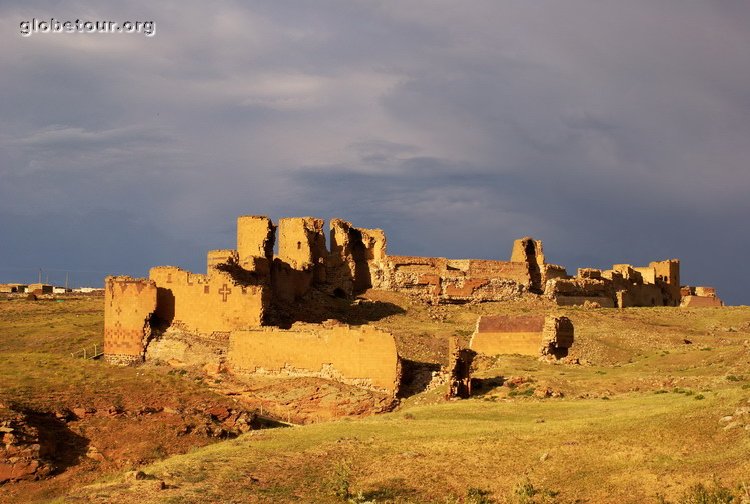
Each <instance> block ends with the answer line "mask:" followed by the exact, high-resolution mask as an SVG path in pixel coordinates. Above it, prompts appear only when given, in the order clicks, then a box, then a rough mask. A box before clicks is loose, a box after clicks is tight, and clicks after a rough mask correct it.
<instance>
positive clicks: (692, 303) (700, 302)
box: [680, 296, 724, 308]
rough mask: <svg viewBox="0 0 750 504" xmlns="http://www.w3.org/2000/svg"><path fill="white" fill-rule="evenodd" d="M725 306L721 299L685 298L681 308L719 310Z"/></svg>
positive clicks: (708, 297)
mask: <svg viewBox="0 0 750 504" xmlns="http://www.w3.org/2000/svg"><path fill="white" fill-rule="evenodd" d="M722 306H724V303H723V302H722V301H721V299H719V298H717V297H711V296H684V297H683V298H682V302H681V303H680V307H681V308H719V307H722Z"/></svg>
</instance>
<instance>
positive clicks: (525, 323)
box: [469, 315, 573, 358]
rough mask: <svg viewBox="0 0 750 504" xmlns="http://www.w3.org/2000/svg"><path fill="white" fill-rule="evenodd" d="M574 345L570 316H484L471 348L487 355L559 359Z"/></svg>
mask: <svg viewBox="0 0 750 504" xmlns="http://www.w3.org/2000/svg"><path fill="white" fill-rule="evenodd" d="M572 345H573V323H572V322H571V321H570V319H568V318H567V317H562V316H559V317H555V316H547V317H545V316H544V315H518V316H511V315H483V316H480V317H479V319H477V327H476V329H475V330H474V334H472V336H471V341H470V343H469V348H471V349H472V350H474V351H475V352H477V353H482V354H485V355H503V354H520V355H533V356H543V355H551V356H554V357H557V358H560V357H564V356H565V355H567V353H568V352H567V351H568V348H570V347H571V346H572Z"/></svg>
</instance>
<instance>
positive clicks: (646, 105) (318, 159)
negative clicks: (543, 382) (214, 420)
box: [0, 0, 750, 304]
mask: <svg viewBox="0 0 750 504" xmlns="http://www.w3.org/2000/svg"><path fill="white" fill-rule="evenodd" d="M155 4H157V2H153V1H118V2H114V1H112V2H102V1H97V2H93V1H67V2H59V1H35V0H31V1H29V0H23V1H21V0H0V281H2V280H5V281H13V280H18V281H31V280H34V279H36V276H37V273H36V272H37V270H38V268H43V269H44V270H45V276H46V274H49V276H50V281H54V282H56V283H60V282H62V281H64V273H63V270H69V271H72V273H71V274H72V275H73V277H72V279H73V283H75V284H77V285H80V284H96V285H100V284H101V282H102V279H103V277H104V275H105V274H107V273H125V274H131V275H135V276H145V275H146V274H147V270H148V268H149V267H150V266H152V265H157V264H174V265H178V266H182V267H185V268H189V269H191V270H194V271H198V272H202V271H204V270H205V252H206V250H208V249H212V248H232V247H233V246H234V238H235V229H234V227H235V218H236V216H237V215H241V214H266V215H269V216H271V217H272V218H273V219H274V220H276V219H278V218H279V217H285V216H301V215H313V216H318V217H322V218H325V219H329V218H331V217H341V218H345V219H347V220H351V221H352V222H353V223H354V224H355V225H357V226H362V227H380V228H383V229H384V230H385V231H386V234H387V236H388V239H389V243H388V250H389V252H391V253H393V254H409V255H433V256H448V257H455V258H468V257H476V258H496V259H503V260H507V259H508V258H509V256H510V249H511V245H512V242H513V240H514V239H515V238H519V237H522V236H525V235H531V236H534V237H535V238H537V239H541V240H542V241H543V242H544V247H545V255H546V257H547V259H548V261H549V262H553V263H558V264H562V265H564V266H566V267H567V268H568V271H569V272H573V273H574V272H575V268H577V267H579V266H595V267H608V266H610V265H611V264H613V263H623V262H626V263H631V264H636V265H640V264H646V263H648V262H649V261H651V260H659V259H666V258H672V257H677V258H680V259H681V260H682V280H683V283H690V284H697V285H715V286H716V287H718V288H719V294H720V295H721V296H722V297H723V298H724V299H725V301H727V302H729V303H733V304H740V303H743V304H750V294H749V292H750V291H749V290H748V289H747V288H746V287H745V286H746V284H748V283H749V282H750V273H748V267H747V261H748V258H747V256H748V250H750V231H748V229H750V225H749V224H748V218H749V217H750V197H748V192H749V190H750V163H749V161H748V160H750V56H749V55H750V2H747V1H746V0H736V1H734V0H720V1H719V0H716V1H709V0H700V1H698V0H659V1H654V0H628V1H623V0H589V1H579V0H565V1H560V0H533V1H528V0H524V1H520V0H516V1H499V0H493V1H481V0H471V1H458V0H454V1H450V2H449V1H438V0H423V1H410V0H394V1H378V2H376V1H371V2H359V1H354V0H341V1H327V0H320V1H299V2H295V1H283V0H271V1H267V2H263V1H258V2H241V1H215V2H210V4H209V3H208V2H197V1H180V2H158V6H157V5H155ZM209 6H210V7H209ZM32 18H37V19H45V20H49V19H50V18H55V19H58V20H61V21H62V20H72V21H74V20H76V19H81V20H113V21H126V20H131V21H153V22H154V23H155V27H156V30H155V34H154V35H153V36H151V37H146V36H144V35H143V34H111V33H101V34H81V33H74V34H67V33H55V34H52V33H46V34H43V33H36V34H32V35H31V36H30V37H22V36H21V34H20V22H21V21H24V20H31V19H32Z"/></svg>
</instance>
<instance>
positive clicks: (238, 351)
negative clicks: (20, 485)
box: [104, 215, 721, 394]
mask: <svg viewBox="0 0 750 504" xmlns="http://www.w3.org/2000/svg"><path fill="white" fill-rule="evenodd" d="M324 228H325V222H324V221H323V220H322V219H318V218H315V217H290V218H283V219H280V220H279V222H278V225H276V224H274V223H273V222H272V221H271V220H270V219H269V218H268V217H266V216H258V215H244V216H240V217H239V218H238V219H237V245H236V248H235V249H217V250H210V251H208V252H207V254H206V272H205V273H193V272H190V271H186V270H183V269H181V268H178V267H175V266H156V267H154V268H151V270H150V271H149V275H148V279H133V278H129V277H108V278H107V279H106V293H105V346H104V352H105V356H106V358H107V360H109V361H111V362H117V363H126V364H131V363H138V362H141V361H143V359H144V357H145V356H146V355H150V356H152V357H153V358H166V357H165V356H169V355H170V352H182V354H181V355H182V357H184V355H183V354H185V352H190V350H189V349H190V348H197V347H191V345H192V344H193V343H196V342H198V343H196V344H201V343H200V341H204V342H205V343H206V345H207V346H206V348H209V347H210V351H209V352H208V353H206V354H205V355H208V354H209V353H210V354H211V355H213V356H214V357H212V358H219V360H221V359H227V362H228V363H229V365H230V367H231V368H232V369H235V370H236V371H237V372H259V371H260V372H271V373H292V374H294V373H296V374H304V373H307V374H310V375H314V376H326V377H333V378H335V379H338V380H341V381H345V382H347V383H355V384H359V385H362V386H366V387H369V388H373V389H377V390H384V391H389V392H392V393H394V394H395V393H396V391H397V390H398V379H399V378H398V377H399V376H400V365H401V364H400V361H399V357H398V354H397V352H396V347H395V342H394V340H393V336H392V335H390V334H388V333H384V332H383V331H379V330H377V329H375V328H372V327H368V326H363V327H358V328H351V327H347V326H340V325H336V324H313V325H299V324H295V325H293V326H292V327H291V328H290V329H283V330H282V329H280V328H278V327H273V326H271V325H269V324H270V321H271V320H272V318H271V314H272V313H276V314H277V313H279V312H284V311H286V312H290V313H294V312H295V311H296V310H298V309H299V306H300V304H298V303H299V302H301V301H305V302H307V303H313V304H315V303H316V302H317V301H315V300H316V299H318V298H316V295H313V293H318V294H320V293H323V294H327V295H330V296H335V297H339V298H348V299H351V298H353V297H354V296H356V295H357V294H359V293H362V292H364V291H365V290H367V289H379V290H387V291H395V292H403V293H406V294H409V295H412V296H414V297H415V298H419V299H422V300H423V301H425V302H429V303H465V302H477V301H503V300H509V299H514V298H518V297H520V296H526V295H542V294H544V295H545V296H546V297H547V298H550V299H552V300H554V301H556V302H557V303H558V304H560V305H569V304H574V305H581V304H586V303H589V304H591V303H594V304H595V305H596V306H602V307H628V306H677V305H679V304H680V300H681V298H682V296H683V291H681V289H680V283H679V281H680V280H679V278H680V276H679V261H678V260H677V259H670V260H667V261H657V262H652V263H649V265H648V266H642V267H633V266H631V265H629V264H616V265H614V266H613V267H612V268H611V269H610V270H605V271H600V270H597V269H592V268H581V269H579V270H578V272H577V275H576V276H569V275H568V274H567V271H566V270H565V268H564V267H562V266H559V265H555V264H548V263H546V262H545V254H544V251H543V248H542V242H541V241H539V240H535V239H533V238H531V237H524V238H520V239H518V240H515V241H514V243H513V247H512V249H511V253H510V260H508V261H505V260H492V259H449V258H445V257H414V256H398V255H389V254H388V253H387V240H386V236H385V233H384V232H383V231H382V230H380V229H365V228H357V227H355V226H353V225H352V224H351V223H350V222H347V221H344V220H341V219H333V220H332V221H331V222H330V223H329V227H328V236H329V241H328V243H329V244H330V248H329V247H328V246H327V240H326V233H325V230H324ZM276 245H278V249H277V250H278V252H277V254H275V255H274V247H275V246H276ZM691 289H692V290H688V291H686V292H685V294H684V295H685V297H684V299H686V300H687V301H685V302H687V303H692V304H690V305H691V306H716V305H717V304H718V305H721V301H720V300H718V298H717V297H716V295H715V291H712V290H711V289H710V288H707V287H695V288H691ZM291 318H292V319H294V315H293V316H292V317H291ZM522 318H523V317H521V318H518V317H516V318H515V319H514V320H512V321H511V320H506V321H500V320H494V321H492V320H490V319H486V320H484V321H482V320H480V322H479V325H478V328H477V332H476V333H475V336H474V338H473V339H472V341H473V344H474V345H475V347H476V348H473V349H472V351H473V350H477V351H481V352H485V353H496V352H500V351H501V352H508V351H512V352H518V353H533V354H538V353H540V352H541V353H543V354H544V353H545V352H546V353H548V354H554V355H558V354H562V353H564V352H565V351H566V349H567V348H568V347H569V345H571V344H572V341H573V339H572V338H573V336H572V335H573V332H572V325H570V324H569V321H566V320H563V318H555V319H548V320H545V319H544V318H543V317H541V318H539V317H536V318H533V320H532V319H531V318H530V319H529V320H527V321H525V322H524V321H522V320H521V319H522ZM276 319H278V317H276V318H274V319H273V320H276ZM279 323H280V322H279ZM524 323H525V324H527V325H528V326H529V327H525V326H524V327H521V326H519V325H518V324H521V325H523V324H524ZM488 324H489V325H488ZM492 324H495V325H496V326H497V327H494V326H493V327H494V328H493V327H490V326H491V325H492ZM514 324H515V325H514ZM516 326H518V327H516ZM152 328H156V329H158V331H159V335H160V339H159V340H158V342H157V343H155V344H154V345H152V351H151V352H149V350H148V348H149V342H150V339H151V330H152ZM179 335H183V336H185V338H183V340H180V341H178V339H179V338H181V336H179ZM170 338H172V339H170ZM175 338H176V339H175ZM208 343H210V345H208ZM204 346H205V345H204ZM178 349H180V350H178ZM454 350H455V349H454ZM454 353H456V352H454ZM465 353H466V355H465V357H466V358H467V359H468V356H469V355H470V353H471V352H469V351H468V349H467V352H465ZM459 354H461V352H458V353H456V355H459ZM461 355H463V354H461ZM216 356H220V357H216ZM181 360H182V361H185V359H181ZM188 360H190V359H188ZM193 360H194V359H193ZM191 362H192V360H191ZM462 362H463V361H462ZM466 362H468V360H467V361H466ZM464 364H465V363H464ZM464 378H466V377H464ZM464 378H461V379H464ZM457 380H458V379H457ZM459 382H461V380H458V381H456V382H455V383H454V385H456V384H458V385H456V387H458V388H459V389H460V388H461V386H460V383H459ZM461 383H463V382H461ZM464 385H465V384H464Z"/></svg>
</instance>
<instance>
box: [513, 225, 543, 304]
mask: <svg viewBox="0 0 750 504" xmlns="http://www.w3.org/2000/svg"><path fill="white" fill-rule="evenodd" d="M510 260H511V262H522V263H525V264H526V267H527V270H528V273H529V282H530V283H529V286H528V288H529V290H530V291H531V292H534V293H537V294H541V293H542V291H543V290H544V279H543V278H542V276H543V275H542V272H543V271H544V251H543V250H542V242H541V241H539V240H535V239H533V238H531V237H530V236H526V237H524V238H520V239H518V240H515V241H514V242H513V249H512V251H511V254H510Z"/></svg>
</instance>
